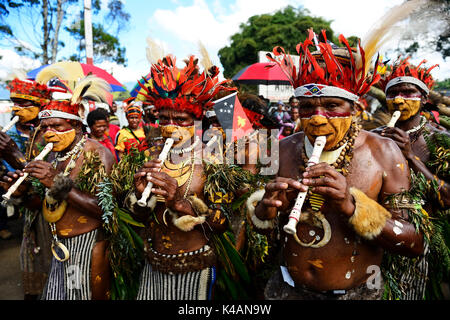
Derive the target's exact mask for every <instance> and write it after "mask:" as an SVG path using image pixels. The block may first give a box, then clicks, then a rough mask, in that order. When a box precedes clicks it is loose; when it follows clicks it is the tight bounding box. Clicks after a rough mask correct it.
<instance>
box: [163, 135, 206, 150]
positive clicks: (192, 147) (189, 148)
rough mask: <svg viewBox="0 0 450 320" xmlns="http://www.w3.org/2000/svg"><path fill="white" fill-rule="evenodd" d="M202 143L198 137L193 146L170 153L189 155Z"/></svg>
mask: <svg viewBox="0 0 450 320" xmlns="http://www.w3.org/2000/svg"><path fill="white" fill-rule="evenodd" d="M199 143H200V138H199V137H198V136H195V141H194V143H193V144H191V145H190V146H189V147H187V148H181V149H172V150H170V153H172V154H182V153H188V152H191V151H192V150H194V148H195V147H196V146H197V145H198V144H199Z"/></svg>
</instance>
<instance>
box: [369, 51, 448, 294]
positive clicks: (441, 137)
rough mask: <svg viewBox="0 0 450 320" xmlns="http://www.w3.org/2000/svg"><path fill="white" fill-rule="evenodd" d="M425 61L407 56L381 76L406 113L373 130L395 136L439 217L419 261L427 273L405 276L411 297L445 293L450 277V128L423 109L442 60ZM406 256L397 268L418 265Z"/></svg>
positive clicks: (394, 103) (393, 105) (392, 104)
mask: <svg viewBox="0 0 450 320" xmlns="http://www.w3.org/2000/svg"><path fill="white" fill-rule="evenodd" d="M425 62H426V61H425V60H423V61H422V62H421V63H420V64H419V65H418V66H417V67H416V66H414V65H411V64H410V63H409V58H406V59H400V60H399V61H397V62H396V63H394V64H393V65H392V66H391V73H390V74H389V76H387V77H386V78H385V79H383V80H382V81H380V86H381V88H382V89H383V90H384V91H385V93H386V103H387V108H388V110H389V112H390V113H391V114H393V113H394V112H395V111H400V117H399V119H398V121H397V122H396V124H395V126H394V127H386V126H383V127H380V128H377V129H375V130H373V131H374V132H377V133H379V134H380V135H381V136H383V137H387V138H390V139H392V140H393V141H394V142H395V143H396V144H397V146H398V147H399V148H400V150H401V151H402V153H403V155H404V157H405V158H406V160H407V161H408V166H409V167H410V168H411V169H412V170H413V171H414V173H415V175H416V177H417V179H416V183H415V184H414V186H415V189H416V190H417V191H418V192H419V194H422V195H424V199H423V200H424V201H425V205H424V209H425V210H426V211H427V212H428V213H430V214H431V216H432V218H433V219H431V221H432V222H433V225H434V227H433V230H434V232H433V237H432V242H431V246H430V248H429V254H428V256H427V258H426V259H423V260H419V261H417V262H416V265H417V268H419V270H421V273H423V275H422V279H418V280H417V283H413V281H412V279H413V277H412V276H409V277H405V280H404V281H405V282H409V283H413V286H412V287H411V288H410V290H407V292H408V294H406V295H402V297H403V296H404V298H406V299H423V298H426V299H436V298H441V299H442V298H443V292H442V289H441V282H442V281H445V282H446V283H447V286H448V281H449V280H450V277H449V276H450V255H449V252H450V251H449V246H450V243H448V242H447V243H446V242H445V240H444V239H445V233H444V232H445V230H448V228H449V227H450V225H449V214H448V210H449V209H450V185H449V183H450V134H449V133H448V132H447V131H442V130H439V129H437V128H436V127H435V126H433V125H432V124H431V123H430V122H429V121H428V120H427V119H426V118H425V117H424V116H423V115H421V111H422V110H423V107H424V105H425V104H426V103H427V98H428V95H429V92H430V89H431V88H432V86H433V84H434V80H433V78H432V76H431V74H430V71H431V70H432V69H433V68H434V67H436V66H437V65H434V66H432V67H430V68H426V67H425V66H424V63H425ZM427 252H428V250H427ZM425 260H426V261H425ZM404 262H405V263H403V264H401V266H402V267H403V268H404V269H403V270H401V269H400V265H397V270H398V271H397V272H402V273H405V274H406V273H408V269H412V267H411V265H410V264H408V263H406V262H409V261H404ZM428 269H429V270H428ZM409 273H410V272H409ZM416 273H418V272H416ZM427 274H428V281H426V277H427ZM405 285H406V284H405ZM425 285H426V286H427V287H426V291H425ZM447 299H448V297H447Z"/></svg>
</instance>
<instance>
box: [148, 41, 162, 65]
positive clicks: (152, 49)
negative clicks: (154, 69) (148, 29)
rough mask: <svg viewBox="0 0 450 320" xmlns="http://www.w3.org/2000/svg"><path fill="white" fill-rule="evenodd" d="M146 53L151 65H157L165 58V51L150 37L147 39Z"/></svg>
mask: <svg viewBox="0 0 450 320" xmlns="http://www.w3.org/2000/svg"><path fill="white" fill-rule="evenodd" d="M145 53H146V56H147V60H148V62H150V64H154V63H157V62H158V60H161V59H162V58H163V57H164V49H163V48H162V47H161V46H160V45H159V44H157V43H156V42H155V40H153V39H152V38H150V37H147V47H146V48H145Z"/></svg>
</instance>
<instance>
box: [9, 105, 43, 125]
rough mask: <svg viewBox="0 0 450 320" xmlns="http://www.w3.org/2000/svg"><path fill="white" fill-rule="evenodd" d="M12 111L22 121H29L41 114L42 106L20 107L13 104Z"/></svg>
mask: <svg viewBox="0 0 450 320" xmlns="http://www.w3.org/2000/svg"><path fill="white" fill-rule="evenodd" d="M12 111H14V114H15V115H16V116H19V118H20V123H27V122H28V121H31V120H33V119H36V118H37V116H38V115H39V111H40V108H39V107H19V106H13V107H12Z"/></svg>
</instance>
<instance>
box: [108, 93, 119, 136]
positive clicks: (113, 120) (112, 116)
mask: <svg viewBox="0 0 450 320" xmlns="http://www.w3.org/2000/svg"><path fill="white" fill-rule="evenodd" d="M109 123H110V124H111V125H115V126H117V128H118V130H117V131H119V130H120V127H119V126H120V121H119V117H118V116H117V103H116V102H115V101H113V103H112V105H111V106H109ZM116 134H117V132H116ZM114 137H115V135H114Z"/></svg>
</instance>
